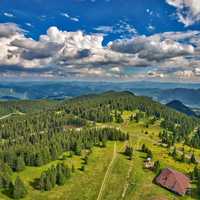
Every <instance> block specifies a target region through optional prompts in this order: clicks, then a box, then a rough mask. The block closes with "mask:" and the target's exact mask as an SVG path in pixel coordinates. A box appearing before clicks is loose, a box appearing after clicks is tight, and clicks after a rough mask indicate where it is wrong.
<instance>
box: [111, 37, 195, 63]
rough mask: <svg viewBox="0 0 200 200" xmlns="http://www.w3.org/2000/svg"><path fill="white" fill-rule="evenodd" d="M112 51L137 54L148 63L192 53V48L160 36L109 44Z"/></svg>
mask: <svg viewBox="0 0 200 200" xmlns="http://www.w3.org/2000/svg"><path fill="white" fill-rule="evenodd" d="M109 46H110V48H111V49H112V50H113V51H117V52H121V53H129V54H137V55H138V57H139V58H143V59H147V60H149V61H156V62H159V61H163V60H165V59H170V58H174V57H179V56H186V55H190V54H193V53H194V47H193V46H192V45H188V44H181V43H179V42H176V41H174V40H172V39H162V37H161V36H159V35H155V36H150V37H146V36H139V37H135V38H133V39H130V40H117V41H114V42H111V43H110V44H109Z"/></svg>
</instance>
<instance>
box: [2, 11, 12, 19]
mask: <svg viewBox="0 0 200 200" xmlns="http://www.w3.org/2000/svg"><path fill="white" fill-rule="evenodd" d="M3 15H4V16H6V17H10V18H12V17H14V15H13V14H12V13H8V12H4V13H3Z"/></svg>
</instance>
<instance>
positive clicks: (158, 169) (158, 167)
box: [154, 160, 160, 174]
mask: <svg viewBox="0 0 200 200" xmlns="http://www.w3.org/2000/svg"><path fill="white" fill-rule="evenodd" d="M154 172H155V173H156V174H159V172H160V161H159V160H157V161H156V162H155V163H154Z"/></svg>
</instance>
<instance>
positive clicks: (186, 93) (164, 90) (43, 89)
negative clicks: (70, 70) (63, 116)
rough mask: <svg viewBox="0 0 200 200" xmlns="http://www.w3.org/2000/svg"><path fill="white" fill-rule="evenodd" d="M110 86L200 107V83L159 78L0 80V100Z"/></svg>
mask: <svg viewBox="0 0 200 200" xmlns="http://www.w3.org/2000/svg"><path fill="white" fill-rule="evenodd" d="M109 90H115V91H124V90H127V91H131V92H133V93H135V94H136V95H143V96H149V97H152V98H153V99H154V100H157V101H159V102H161V103H163V104H166V103H168V102H171V101H173V100H178V101H181V102H182V103H183V104H185V105H186V106H188V107H195V108H200V101H199V99H200V84H184V83H178V84H177V83H158V82H121V83H115V82H113V83H112V82H84V81H82V82H78V81H71V82H61V81H48V82H47V81H46V82H39V81H35V82H14V83H13V82H4V83H1V84H0V100H16V99H64V98H72V97H75V96H80V95H85V94H91V93H101V92H105V91H109Z"/></svg>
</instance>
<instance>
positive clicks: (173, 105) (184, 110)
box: [166, 100, 196, 116]
mask: <svg viewBox="0 0 200 200" xmlns="http://www.w3.org/2000/svg"><path fill="white" fill-rule="evenodd" d="M166 106H168V107H170V108H173V109H175V110H177V111H179V112H182V113H185V114H186V115H189V116H196V113H195V112H194V111H192V110H191V109H190V108H189V107H187V106H186V105H184V104H183V103H182V102H181V101H178V100H174V101H171V102H169V103H167V104H166Z"/></svg>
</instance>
